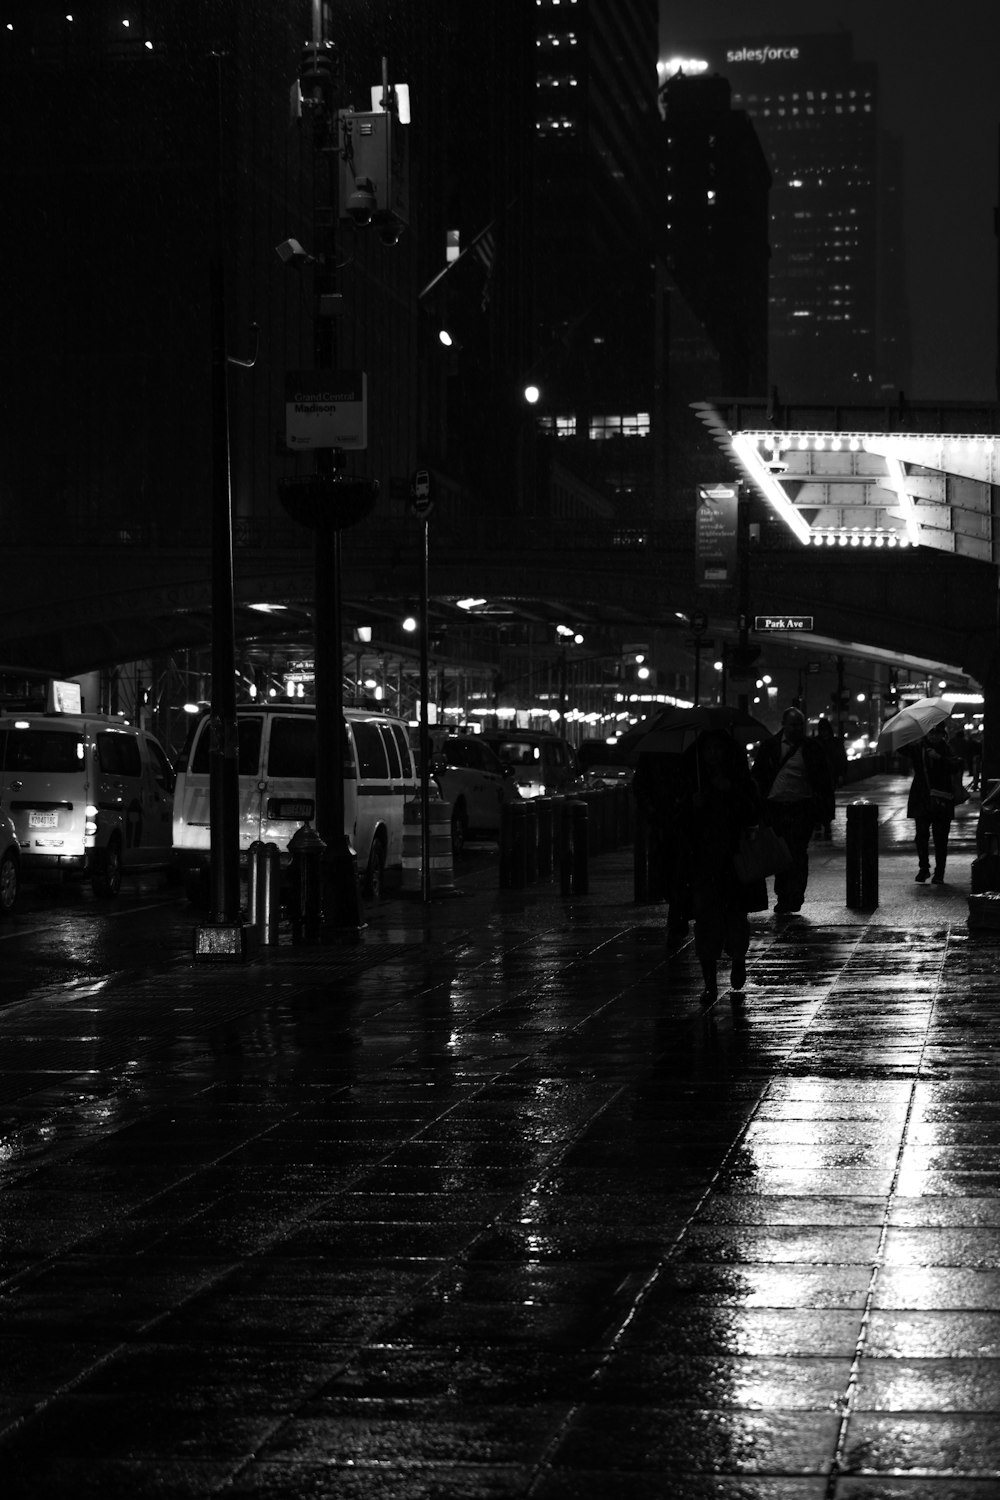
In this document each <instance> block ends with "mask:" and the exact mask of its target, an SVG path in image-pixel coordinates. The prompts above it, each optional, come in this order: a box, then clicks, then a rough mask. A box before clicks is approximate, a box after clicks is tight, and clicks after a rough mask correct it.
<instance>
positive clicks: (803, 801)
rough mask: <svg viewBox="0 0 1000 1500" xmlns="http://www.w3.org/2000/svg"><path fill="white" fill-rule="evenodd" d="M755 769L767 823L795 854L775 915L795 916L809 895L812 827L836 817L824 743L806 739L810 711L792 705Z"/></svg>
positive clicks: (780, 882)
mask: <svg viewBox="0 0 1000 1500" xmlns="http://www.w3.org/2000/svg"><path fill="white" fill-rule="evenodd" d="M752 770H753V778H754V780H755V781H756V783H757V786H758V787H759V789H760V794H761V796H762V797H763V799H764V815H765V817H766V819H767V822H768V823H769V824H770V825H771V827H772V828H773V829H774V830H775V832H776V833H778V834H780V836H781V837H782V838H783V839H784V841H785V843H786V844H787V845H788V852H789V853H790V854H791V856H792V863H791V867H790V868H789V869H788V870H785V871H783V872H782V874H780V875H776V876H775V877H774V897H775V906H774V913H775V916H778V917H782V916H790V915H791V914H792V913H793V912H797V911H800V910H801V909H802V902H803V900H804V899H805V894H806V883H807V882H808V879H809V853H808V850H809V840H810V838H811V836H812V831H813V829H814V828H815V827H816V826H817V824H819V825H820V826H823V827H825V826H826V825H827V824H829V823H831V822H832V821H833V818H834V816H835V812H836V798H835V796H834V789H833V777H832V776H831V774H830V763H829V761H828V760H827V757H826V755H825V753H824V750H823V746H822V745H821V744H820V742H819V741H818V740H811V739H807V738H806V721H805V715H804V714H803V713H802V712H801V711H800V710H799V709H797V708H786V709H785V712H784V714H783V715H782V720H781V729H780V730H779V731H778V733H777V734H775V735H772V736H771V738H770V739H766V740H763V741H762V742H761V744H760V745H759V746H758V748H757V754H756V755H755V756H754V762H753V768H752Z"/></svg>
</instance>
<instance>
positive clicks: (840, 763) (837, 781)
mask: <svg viewBox="0 0 1000 1500" xmlns="http://www.w3.org/2000/svg"><path fill="white" fill-rule="evenodd" d="M816 739H817V741H818V742H819V744H820V745H822V747H823V754H824V755H825V756H826V759H827V764H828V765H829V767H830V778H831V780H832V781H833V787H834V791H836V789H837V787H839V786H843V785H844V782H845V781H846V780H847V751H846V750H845V749H844V742H843V740H842V739H838V737H837V734H836V732H835V730H834V727H833V725H832V724H831V723H830V720H829V719H826V718H823V719H819V720H818V721H817V724H816ZM816 827H817V829H818V831H819V832H820V833H821V834H822V836H823V838H824V839H825V840H826V841H827V843H829V842H830V840H831V839H832V838H833V825H832V824H831V823H817V825H816Z"/></svg>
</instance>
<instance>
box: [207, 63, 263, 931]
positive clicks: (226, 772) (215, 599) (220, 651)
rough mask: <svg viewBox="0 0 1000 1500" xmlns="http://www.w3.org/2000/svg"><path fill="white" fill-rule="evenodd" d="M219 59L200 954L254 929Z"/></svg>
mask: <svg viewBox="0 0 1000 1500" xmlns="http://www.w3.org/2000/svg"><path fill="white" fill-rule="evenodd" d="M222 64H223V60H222V58H221V57H217V58H216V59H215V86H216V92H215V108H216V131H215V142H216V153H217V160H216V163H215V168H216V172H215V178H216V203H215V215H214V217H215V230H214V234H215V243H214V246H213V251H212V256H211V261H210V267H209V275H210V319H211V348H212V380H211V401H212V696H211V706H210V711H209V713H210V717H209V752H208V769H209V791H208V807H209V921H208V923H207V924H205V925H203V926H200V927H198V928H196V929H195V939H194V952H195V957H196V958H220V959H233V958H236V959H240V958H245V957H246V956H247V950H248V943H249V941H250V939H249V932H250V929H248V928H246V927H245V926H244V924H243V920H242V914H241V911H240V864H239V860H240V851H239V760H238V746H237V724H236V625H235V615H234V611H235V600H234V587H233V505H232V474H231V465H230V447H229V443H230V435H229V366H228V360H227V357H226V273H225V243H224V237H223V226H224V224H225V222H226V216H225V192H224V188H223V117H222Z"/></svg>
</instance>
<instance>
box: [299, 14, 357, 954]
mask: <svg viewBox="0 0 1000 1500" xmlns="http://www.w3.org/2000/svg"><path fill="white" fill-rule="evenodd" d="M312 42H313V47H314V49H315V54H316V56H317V57H318V56H319V49H320V48H321V47H322V44H323V15H322V4H321V0H313V6H312ZM315 89H316V96H317V99H318V101H320V102H321V101H322V87H321V85H320V84H319V83H317V84H316V85H315ZM320 160H321V161H324V162H325V163H326V164H327V172H328V183H327V199H328V202H329V205H330V229H329V233H328V236H327V237H326V240H325V242H324V244H323V254H322V255H321V256H320V262H319V265H318V266H317V268H316V278H315V282H314V290H315V306H314V311H313V319H314V321H313V353H314V357H315V362H316V368H317V370H326V369H329V368H331V367H332V365H333V363H334V357H335V351H334V347H333V331H332V322H331V320H330V319H329V318H327V317H325V316H324V315H323V312H322V305H323V304H322V299H323V294H324V293H325V292H332V291H334V289H335V284H336V283H335V273H334V270H333V266H334V265H335V262H336V256H335V254H334V249H335V246H334V235H335V230H334V227H333V226H334V224H335V222H336V209H337V206H338V205H337V202H336V198H337V192H336V187H335V178H334V172H335V170H336V169H335V168H334V167H333V166H332V165H330V164H331V163H333V162H335V161H336V155H335V154H331V153H326V154H323V155H321V156H320ZM342 462H343V455H342V453H340V452H339V451H337V450H334V449H322V448H320V449H317V450H316V475H317V478H319V477H320V476H322V477H323V478H324V479H326V480H327V481H328V482H329V484H330V493H329V495H328V496H327V497H325V498H320V500H319V504H318V507H317V513H316V517H315V526H316V549H315V564H314V577H315V596H314V597H315V603H314V629H315V683H316V687H315V698H316V832H317V833H318V834H319V835H320V837H321V838H322V840H323V842H324V844H325V845H326V848H325V850H324V852H323V856H322V861H321V866H320V901H321V907H322V913H321V920H320V933H321V936H322V937H324V938H328V939H329V938H339V937H350V936H356V935H357V934H358V933H359V932H360V931H361V929H362V928H363V927H364V925H365V923H364V917H363V914H362V910H361V893H360V890H359V887H358V861H357V854H356V853H355V850H354V846H353V844H352V843H351V839H350V837H349V835H348V834H347V832H346V831H345V828H344V758H345V734H346V730H345V726H344V644H343V597H342V596H343V587H342V561H341V541H340V529H339V524H338V522H337V518H336V517H335V516H333V515H331V513H330V507H332V506H333V505H335V504H336V501H335V498H334V494H333V482H334V479H335V475H336V470H337V468H338V466H339V464H340V463H342Z"/></svg>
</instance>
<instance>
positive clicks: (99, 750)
mask: <svg viewBox="0 0 1000 1500" xmlns="http://www.w3.org/2000/svg"><path fill="white" fill-rule="evenodd" d="M173 790H174V773H173V768H172V766H171V764H170V760H169V758H168V756H167V753H166V751H165V750H164V749H163V746H162V745H161V744H160V743H159V741H158V740H156V739H155V738H154V737H153V735H151V734H148V733H147V732H146V731H145V730H144V729H138V728H136V727H135V726H134V725H132V724H126V723H125V722H124V720H122V719H119V718H116V717H114V716H108V715H104V714H61V713H51V714H8V715H5V716H3V717H0V807H2V810H3V811H4V812H5V813H7V815H8V816H9V817H10V819H11V821H12V823H13V824H14V829H15V831H16V834H17V840H18V844H19V845H20V851H21V853H20V860H21V875H22V878H23V879H25V880H29V879H31V878H32V875H33V874H34V873H37V872H39V871H43V872H44V871H47V870H54V871H58V872H61V873H63V874H74V873H76V874H87V875H89V877H90V879H91V881H92V882H93V886H94V890H95V891H96V892H97V894H98V895H99V896H117V894H118V892H119V891H120V889H121V883H122V875H123V874H128V873H138V872H139V871H143V870H155V869H168V868H169V866H170V862H171V820H172V814H173Z"/></svg>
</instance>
